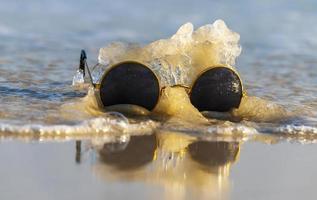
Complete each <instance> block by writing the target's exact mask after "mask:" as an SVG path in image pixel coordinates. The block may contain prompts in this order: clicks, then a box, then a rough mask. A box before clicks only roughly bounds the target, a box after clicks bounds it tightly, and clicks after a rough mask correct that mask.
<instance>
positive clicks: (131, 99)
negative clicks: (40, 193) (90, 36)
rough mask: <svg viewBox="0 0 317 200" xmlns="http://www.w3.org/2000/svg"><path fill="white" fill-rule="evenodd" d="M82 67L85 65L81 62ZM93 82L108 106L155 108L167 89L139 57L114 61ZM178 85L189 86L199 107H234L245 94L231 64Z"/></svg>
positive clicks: (216, 108) (214, 108)
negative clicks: (132, 59) (98, 78)
mask: <svg viewBox="0 0 317 200" xmlns="http://www.w3.org/2000/svg"><path fill="white" fill-rule="evenodd" d="M83 52H84V51H83ZM83 52H82V53H83ZM82 58H85V59H86V55H84V56H81V62H80V63H81V64H82V63H86V61H85V60H84V61H82ZM80 69H85V67H84V66H80ZM87 69H88V74H89V76H90V77H91V75H90V72H89V68H87ZM93 86H94V88H95V89H96V91H97V95H98V97H99V98H98V99H99V100H100V104H102V106H104V107H107V106H112V105H118V104H133V105H138V106H141V107H144V108H146V109H148V110H150V111H152V110H154V108H155V106H156V105H157V103H158V102H159V99H160V96H161V94H162V90H163V89H164V87H162V86H161V84H160V79H159V78H158V76H157V75H156V74H155V73H154V71H152V70H151V68H150V67H149V66H148V65H146V64H143V63H141V62H137V61H125V62H121V63H117V64H114V65H112V66H111V67H109V68H108V70H106V71H105V72H104V74H103V75H102V76H101V79H100V81H99V83H98V84H93ZM177 86H181V87H184V88H186V89H187V91H188V95H189V97H190V101H191V103H192V105H193V106H194V107H196V108H197V109H198V110H199V111H218V112H226V111H230V110H231V109H233V108H238V107H239V105H240V102H241V99H242V96H243V86H242V82H241V79H240V77H239V75H238V73H237V72H236V71H234V70H233V69H232V68H230V67H227V66H211V67H209V68H207V69H206V70H205V71H203V72H202V73H200V74H199V75H198V76H197V78H196V79H195V81H194V82H193V84H192V86H190V87H188V86H183V85H177Z"/></svg>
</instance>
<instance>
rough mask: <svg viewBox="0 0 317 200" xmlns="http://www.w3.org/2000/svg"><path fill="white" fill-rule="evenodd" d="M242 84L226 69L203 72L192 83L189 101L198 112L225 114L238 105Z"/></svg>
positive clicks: (220, 68) (217, 68) (219, 68)
mask: <svg viewBox="0 0 317 200" xmlns="http://www.w3.org/2000/svg"><path fill="white" fill-rule="evenodd" d="M241 98H242V84H241V82H240V79H239V77H238V75H237V74H236V73H235V72H234V71H232V70H231V69H228V68H226V67H216V68H212V69H210V70H208V71H206V72H204V73H203V74H202V75H200V77H198V78H197V80H196V82H195V83H194V85H193V87H192V90H191V95H190V100H191V103H192V104H193V105H194V106H195V107H196V108H197V109H198V110H199V111H219V112H225V111H229V110H230V109H232V108H237V107H239V105H240V101H241Z"/></svg>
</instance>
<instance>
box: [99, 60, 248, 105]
mask: <svg viewBox="0 0 317 200" xmlns="http://www.w3.org/2000/svg"><path fill="white" fill-rule="evenodd" d="M125 63H135V64H141V65H143V66H145V67H147V68H148V69H149V70H151V72H153V74H154V76H155V78H156V80H157V82H158V85H159V91H158V94H159V98H158V101H157V102H156V105H155V106H154V108H153V110H155V108H156V107H157V105H158V102H159V100H160V98H161V96H162V91H163V89H164V88H166V87H167V86H162V84H161V81H160V79H159V77H158V76H157V74H156V73H155V72H154V71H153V70H152V69H151V67H149V64H145V63H143V62H140V61H135V60H126V61H122V62H119V63H115V64H113V65H111V66H110V67H109V68H108V69H107V70H106V71H105V72H104V73H103V75H102V76H101V78H100V79H99V80H100V81H99V83H96V84H94V85H93V86H94V89H95V94H96V96H97V102H98V105H99V106H101V107H105V106H104V105H103V103H102V101H101V96H100V87H101V82H102V80H103V79H104V77H105V76H107V74H108V73H109V72H110V71H111V70H112V69H114V68H115V67H117V66H119V65H121V64H125ZM215 68H227V69H229V70H231V71H232V72H234V73H235V74H236V75H237V76H238V78H239V81H240V85H241V88H242V95H241V99H242V98H243V97H244V96H246V95H247V93H246V91H245V90H244V86H243V82H242V79H241V77H240V75H239V73H238V72H237V70H236V69H235V68H234V67H233V66H230V65H222V64H219V65H215V66H212V67H207V68H206V69H204V70H203V71H201V72H200V73H199V74H198V75H197V77H196V79H195V80H194V81H193V82H192V84H191V85H190V86H186V85H182V84H177V85H172V86H169V87H183V88H185V89H186V92H187V93H188V95H190V94H191V92H192V87H193V86H194V85H195V83H196V82H197V80H198V79H199V78H200V77H201V75H202V74H204V73H205V72H207V71H209V70H211V69H215ZM240 104H241V101H240ZM240 104H239V106H240Z"/></svg>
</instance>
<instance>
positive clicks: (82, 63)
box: [79, 49, 95, 87]
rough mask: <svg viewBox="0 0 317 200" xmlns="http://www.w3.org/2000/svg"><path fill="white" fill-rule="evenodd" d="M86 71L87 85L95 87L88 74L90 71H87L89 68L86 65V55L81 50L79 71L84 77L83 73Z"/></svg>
mask: <svg viewBox="0 0 317 200" xmlns="http://www.w3.org/2000/svg"><path fill="white" fill-rule="evenodd" d="M86 69H87V72H88V76H89V83H90V84H91V85H92V86H93V87H95V85H94V83H93V80H92V76H91V73H90V70H89V66H88V64H87V55H86V52H85V50H83V49H82V50H81V53H80V61H79V70H81V71H82V72H83V76H84V77H85V74H86V73H85V72H86Z"/></svg>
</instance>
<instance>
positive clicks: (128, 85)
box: [100, 62, 160, 110]
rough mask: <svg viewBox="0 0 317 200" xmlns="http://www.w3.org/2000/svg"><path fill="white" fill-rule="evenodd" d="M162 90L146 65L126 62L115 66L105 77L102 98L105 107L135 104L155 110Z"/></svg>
mask: <svg viewBox="0 0 317 200" xmlns="http://www.w3.org/2000/svg"><path fill="white" fill-rule="evenodd" d="M159 93H160V88H159V82H158V80H157V78H156V76H155V74H154V73H153V72H152V71H151V70H150V69H149V68H148V67H146V66H145V65H143V64H140V63H137V62H125V63H121V64H118V65H117V66H114V67H113V68H112V69H110V71H108V72H107V73H106V75H105V76H104V77H103V80H102V82H101V86H100V97H101V101H102V103H103V105H104V106H111V105H116V104H133V105H138V106H142V107H144V108H146V109H148V110H152V109H154V107H155V105H156V103H157V102H158V99H159V95H160V94H159Z"/></svg>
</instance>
